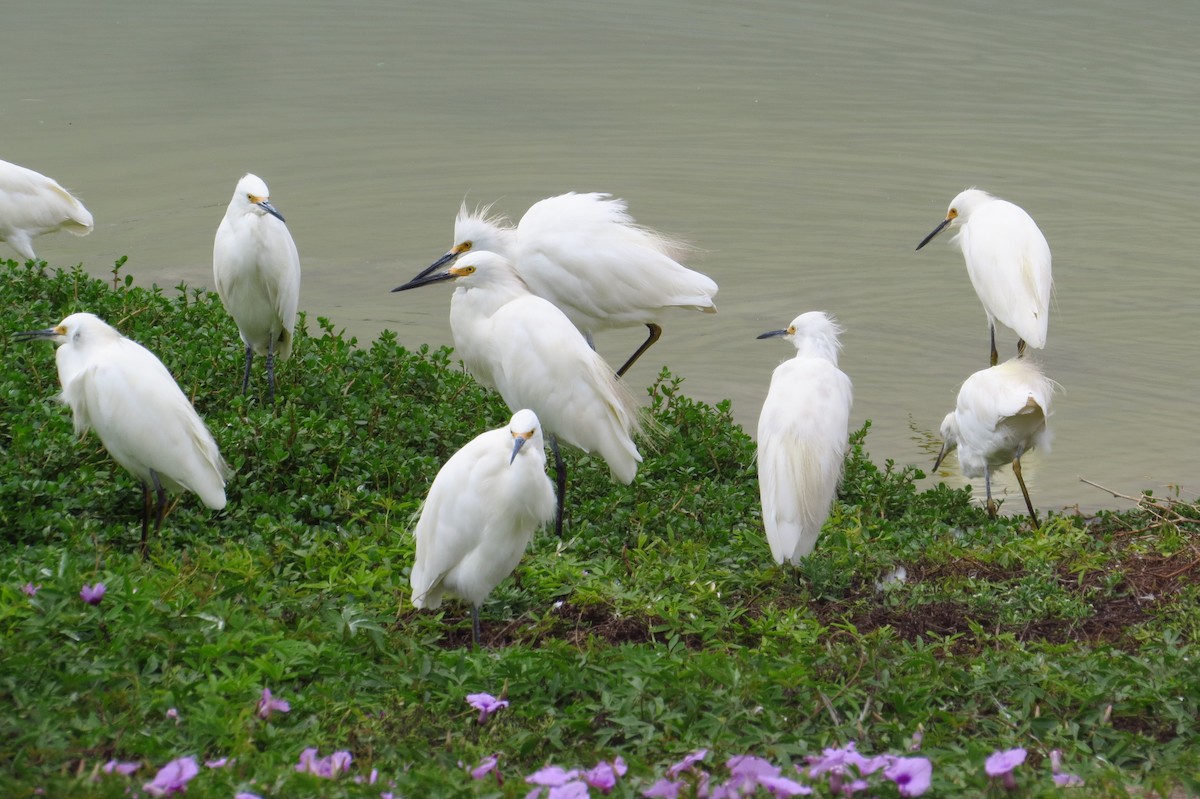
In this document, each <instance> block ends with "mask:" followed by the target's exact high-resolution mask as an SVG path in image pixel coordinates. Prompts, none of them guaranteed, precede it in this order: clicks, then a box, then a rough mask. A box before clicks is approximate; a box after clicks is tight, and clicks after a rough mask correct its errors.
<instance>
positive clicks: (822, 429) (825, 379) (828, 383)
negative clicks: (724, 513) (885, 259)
mask: <svg viewBox="0 0 1200 799" xmlns="http://www.w3.org/2000/svg"><path fill="white" fill-rule="evenodd" d="M841 332H842V329H841V328H840V327H838V325H837V323H836V322H834V320H833V319H831V318H830V317H828V316H826V315H825V314H823V313H821V312H819V311H810V312H809V313H805V314H801V315H800V316H797V317H796V318H795V319H793V320H792V323H791V324H790V325H788V327H787V329H786V330H772V331H770V332H768V333H763V334H762V335H761V336H759V338H760V339H763V338H773V337H776V336H782V337H784V338H788V339H791V341H792V343H793V344H795V345H796V355H795V357H793V358H790V359H789V360H786V361H784V362H783V363H781V364H780V365H779V366H777V367H776V368H775V372H774V374H772V375H771V388H770V390H769V391H768V392H767V399H766V401H764V402H763V407H762V413H761V414H760V415H759V417H758V484H759V494H760V496H761V497H762V507H763V525H764V526H765V527H766V530H767V541H768V542H769V543H770V544H771V554H772V555H773V556H774V557H775V561H776V562H777V563H783V562H784V561H788V562H791V563H792V564H793V565H795V564H796V563H799V561H800V559H801V558H803V557H804V556H806V555H808V554H809V553H810V552H812V551H813V547H815V546H816V544H817V538H818V537H819V536H820V534H821V526H822V525H823V524H825V520H826V519H827V518H828V517H829V507H830V505H831V504H832V503H833V499H834V496H835V495H836V494H837V488H838V483H839V482H840V481H841V478H842V464H843V461H844V460H845V455H846V446H847V445H848V443H849V439H850V405H851V403H852V401H853V390H852V387H851V384H850V378H849V377H847V376H846V374H845V373H844V372H842V370H840V369H838V352H839V350H840V349H841V343H840V342H839V341H838V335H839V334H840V333H841Z"/></svg>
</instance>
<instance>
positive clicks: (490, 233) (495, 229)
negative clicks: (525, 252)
mask: <svg viewBox="0 0 1200 799" xmlns="http://www.w3.org/2000/svg"><path fill="white" fill-rule="evenodd" d="M491 210H492V206H491V205H483V206H479V207H477V208H476V209H475V210H474V211H472V210H470V209H468V208H467V204H466V203H465V202H464V203H463V204H462V205H461V206H460V207H459V209H458V216H457V217H455V219H454V246H452V247H451V248H450V249H449V250H447V251H446V254H445V255H443V256H442V257H441V258H439V259H437V260H436V261H434V262H433V263H431V264H430V265H429V266H427V267H425V268H424V269H423V270H421V273H420V274H419V275H417V278H422V277H425V276H426V275H429V274H432V273H433V272H435V271H437V270H438V269H440V268H442V267H443V266H446V265H447V264H452V263H454V262H455V260H457V259H458V257H459V256H460V255H465V254H466V253H469V252H474V251H476V250H488V251H490V252H497V253H500V254H501V255H505V256H507V255H508V254H509V251H510V250H511V245H512V238H513V230H512V225H511V224H510V223H509V221H508V217H506V216H503V215H501V214H497V215H495V216H490V215H489V213H490V212H491ZM414 279H416V278H414Z"/></svg>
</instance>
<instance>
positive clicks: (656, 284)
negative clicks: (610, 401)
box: [422, 192, 717, 375]
mask: <svg viewBox="0 0 1200 799" xmlns="http://www.w3.org/2000/svg"><path fill="white" fill-rule="evenodd" d="M488 210H489V209H488V208H486V207H485V208H483V209H480V210H477V211H475V212H471V211H468V210H467V207H466V205H465V204H464V205H463V206H462V207H461V208H460V210H459V212H458V217H457V219H456V220H455V223H454V246H453V247H451V248H450V250H449V252H447V253H446V254H445V255H444V256H443V257H442V258H441V259H439V260H438V261H437V262H436V263H435V264H434V265H433V266H431V267H430V268H429V269H427V270H426V271H425V272H424V273H422V274H423V275H424V274H428V273H429V272H431V271H433V270H434V269H436V268H439V267H441V266H443V265H445V264H447V263H450V262H452V261H453V260H454V259H455V258H457V257H458V256H460V255H462V254H464V253H466V252H473V251H479V250H488V251H491V252H495V253H498V254H500V255H503V256H504V257H505V258H507V259H509V261H511V262H512V264H513V265H514V266H515V267H516V269H517V271H518V272H519V273H520V275H521V277H522V278H523V279H524V280H525V282H526V284H527V285H528V286H529V289H530V291H532V292H533V293H534V294H537V295H538V296H539V297H543V298H545V299H547V300H549V301H550V302H552V303H554V304H555V305H556V306H558V308H559V310H561V311H562V312H563V313H564V314H566V316H567V318H568V319H570V320H571V323H572V324H574V325H575V327H576V328H578V329H579V331H580V332H582V333H583V334H584V336H585V337H587V339H588V341H589V342H591V341H592V339H593V336H594V334H595V333H597V332H599V331H601V330H605V329H608V328H614V327H634V326H637V325H645V326H646V327H647V328H648V329H649V331H650V335H649V337H648V338H647V339H646V342H645V343H644V344H643V345H642V346H641V347H640V348H639V349H638V350H637V351H636V352H635V353H634V354H633V355H632V356H631V357H630V358H629V360H628V361H626V363H625V364H624V365H623V366H622V367H621V368H620V369H618V370H617V374H618V375H622V374H624V373H625V371H626V370H627V369H628V368H629V367H630V366H632V365H633V362H634V361H636V360H637V358H638V357H639V356H640V355H641V354H642V353H643V352H645V351H646V349H647V348H649V347H650V345H652V344H653V343H654V342H655V341H657V340H658V337H659V336H660V335H661V334H662V328H661V327H660V326H659V323H660V322H661V321H662V317H663V315H664V312H665V311H666V310H667V309H670V308H682V309H688V310H698V311H704V312H705V313H714V312H715V311H716V306H715V305H714V304H713V298H714V297H715V296H716V294H717V284H716V283H715V282H713V281H712V280H711V279H710V278H708V277H706V276H705V275H702V274H700V273H699V272H696V271H694V270H692V269H689V268H687V267H685V266H683V265H682V264H680V263H679V262H678V261H677V260H676V259H677V258H679V257H680V254H681V253H682V251H683V247H682V245H681V244H679V243H678V242H675V241H673V240H671V239H670V238H668V237H666V236H664V235H662V234H660V233H657V232H655V231H653V230H650V229H648V228H645V227H642V226H640V225H638V224H636V223H635V222H634V220H633V218H632V217H631V216H630V215H629V212H628V210H627V206H626V204H625V201H624V200H620V199H615V198H612V197H611V196H610V195H608V194H600V193H588V194H576V193H574V192H569V193H567V194H562V195H559V196H557V197H549V198H547V199H545V200H540V201H538V202H536V203H534V204H533V205H532V206H530V208H529V210H528V211H526V212H525V215H524V216H523V217H521V221H520V222H519V223H518V224H517V226H516V227H515V228H513V227H510V226H509V224H508V221H507V220H506V219H504V218H503V217H496V216H489V215H488Z"/></svg>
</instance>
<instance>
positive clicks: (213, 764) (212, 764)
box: [204, 757, 229, 768]
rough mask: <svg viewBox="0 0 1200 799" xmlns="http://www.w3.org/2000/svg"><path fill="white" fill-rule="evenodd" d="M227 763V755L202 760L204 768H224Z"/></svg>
mask: <svg viewBox="0 0 1200 799" xmlns="http://www.w3.org/2000/svg"><path fill="white" fill-rule="evenodd" d="M227 765H229V758H227V757H219V758H217V759H216V760H205V761H204V767H205V768H224V767H225V766H227Z"/></svg>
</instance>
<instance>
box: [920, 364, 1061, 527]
mask: <svg viewBox="0 0 1200 799" xmlns="http://www.w3.org/2000/svg"><path fill="white" fill-rule="evenodd" d="M1054 387H1055V383H1054V381H1053V380H1051V379H1050V378H1048V377H1046V375H1045V374H1043V373H1042V369H1041V367H1040V366H1038V364H1036V363H1034V362H1033V361H1030V360H1029V359H1027V358H1013V359H1011V360H1008V361H1005V362H1004V363H1002V364H998V365H996V366H993V367H991V368H989V369H981V370H979V371H978V372H976V373H975V374H973V375H971V376H970V377H968V378H967V379H966V381H964V382H963V384H962V388H961V389H959V392H958V403H957V407H955V409H954V410H953V411H951V412H950V413H948V414H946V418H945V419H944V420H943V421H942V439H943V441H944V443H943V444H942V451H941V452H940V453H938V456H937V460H936V461H935V462H934V464H933V468H934V471H936V470H937V469H938V467H939V466H941V465H942V461H943V460H944V459H945V457H946V456H947V455H948V454H949V453H951V452H953V451H954V450H955V449H957V450H958V463H959V466H960V467H961V468H962V473H963V474H964V475H965V476H967V477H979V476H981V475H982V476H983V479H984V486H985V490H986V492H987V510H988V513H989V514H991V516H992V517H993V518H995V516H996V503H995V502H993V501H992V470H993V469H995V468H997V467H999V466H1003V465H1004V464H1006V463H1009V462H1011V463H1012V468H1013V474H1015V475H1016V476H1017V483H1018V484H1019V485H1020V486H1021V494H1022V496H1024V497H1025V506H1026V507H1027V508H1028V509H1029V517H1030V518H1031V519H1033V523H1034V525H1035V526H1036V525H1037V524H1038V520H1037V513H1035V512H1034V510H1033V502H1032V501H1030V499H1029V490H1028V489H1027V488H1025V479H1024V478H1023V477H1022V476H1021V455H1023V454H1024V453H1026V452H1028V451H1029V450H1031V449H1034V448H1037V449H1040V450H1042V451H1043V452H1046V451H1048V450H1049V447H1050V428H1049V427H1048V426H1047V425H1046V420H1047V419H1049V417H1050V414H1051V413H1052V412H1053V411H1052V409H1051V407H1050V402H1051V399H1052V398H1053V395H1054Z"/></svg>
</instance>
